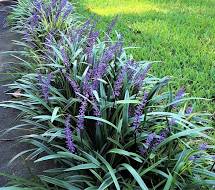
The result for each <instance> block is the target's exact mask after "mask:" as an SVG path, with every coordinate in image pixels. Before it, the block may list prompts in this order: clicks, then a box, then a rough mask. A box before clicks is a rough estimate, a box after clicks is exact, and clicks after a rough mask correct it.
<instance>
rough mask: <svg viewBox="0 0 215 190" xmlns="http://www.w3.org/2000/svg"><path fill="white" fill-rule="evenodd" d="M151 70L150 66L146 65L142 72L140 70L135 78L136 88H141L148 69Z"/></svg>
mask: <svg viewBox="0 0 215 190" xmlns="http://www.w3.org/2000/svg"><path fill="white" fill-rule="evenodd" d="M150 68H151V64H148V65H147V66H146V67H145V69H144V70H143V71H142V70H140V72H139V73H138V74H137V76H136V77H135V79H134V80H135V85H136V86H138V88H141V87H142V84H143V81H144V79H145V77H146V75H147V73H148V71H149V69H150Z"/></svg>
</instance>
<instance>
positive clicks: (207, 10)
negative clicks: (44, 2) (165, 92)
mask: <svg viewBox="0 0 215 190" xmlns="http://www.w3.org/2000/svg"><path fill="white" fill-rule="evenodd" d="M76 7H77V11H78V12H79V13H80V14H81V15H84V16H86V17H87V16H89V15H92V14H95V15H96V16H97V18H99V22H98V27H99V28H101V29H105V28H106V26H107V24H108V23H110V22H111V20H112V19H113V18H114V17H115V16H116V15H119V19H118V22H117V25H116V27H115V29H116V30H117V31H118V32H120V33H122V34H123V36H124V41H125V45H126V46H135V47H140V48H138V49H132V50H129V53H132V54H133V56H134V58H135V59H136V60H150V61H162V63H159V64H155V65H154V66H153V73H154V74H156V76H159V77H162V76H165V75H168V76H172V77H173V81H174V82H175V86H177V87H178V86H185V88H186V91H187V92H188V93H190V94H191V95H192V96H198V97H205V98H212V97H214V95H215V67H214V63H215V9H214V8H215V0H175V1H173V0H151V1H149V0H79V1H78V3H77V4H76ZM213 108H214V105H213V102H212V101H210V102H201V109H203V110H208V109H209V111H211V112H212V111H213Z"/></svg>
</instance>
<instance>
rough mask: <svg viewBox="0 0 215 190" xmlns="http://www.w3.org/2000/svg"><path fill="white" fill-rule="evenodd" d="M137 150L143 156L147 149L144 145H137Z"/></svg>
mask: <svg viewBox="0 0 215 190" xmlns="http://www.w3.org/2000/svg"><path fill="white" fill-rule="evenodd" d="M139 152H140V154H141V155H142V156H144V155H145V154H146V152H147V149H146V148H145V147H143V146H142V147H139Z"/></svg>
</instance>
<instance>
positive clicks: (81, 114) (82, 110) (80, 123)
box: [77, 99, 87, 134]
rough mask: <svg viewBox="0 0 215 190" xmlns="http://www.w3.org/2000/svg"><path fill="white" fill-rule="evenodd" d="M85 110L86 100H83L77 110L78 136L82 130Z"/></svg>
mask: <svg viewBox="0 0 215 190" xmlns="http://www.w3.org/2000/svg"><path fill="white" fill-rule="evenodd" d="M86 109H87V100H86V99H85V100H84V101H83V102H82V103H81V107H80V109H79V115H78V121H77V132H78V133H79V134H80V132H81V130H82V129H84V116H85V112H86Z"/></svg>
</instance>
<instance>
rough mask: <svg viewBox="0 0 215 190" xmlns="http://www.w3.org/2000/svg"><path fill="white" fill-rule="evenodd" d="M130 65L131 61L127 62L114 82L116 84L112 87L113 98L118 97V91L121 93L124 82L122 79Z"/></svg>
mask: <svg viewBox="0 0 215 190" xmlns="http://www.w3.org/2000/svg"><path fill="white" fill-rule="evenodd" d="M130 63H131V60H129V61H128V62H127V63H126V64H125V65H124V66H123V68H122V71H121V73H120V74H119V75H118V78H117V80H116V83H115V85H114V96H115V97H118V96H120V91H121V88H122V86H123V80H124V77H125V75H126V73H127V70H128V66H129V64H130Z"/></svg>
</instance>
